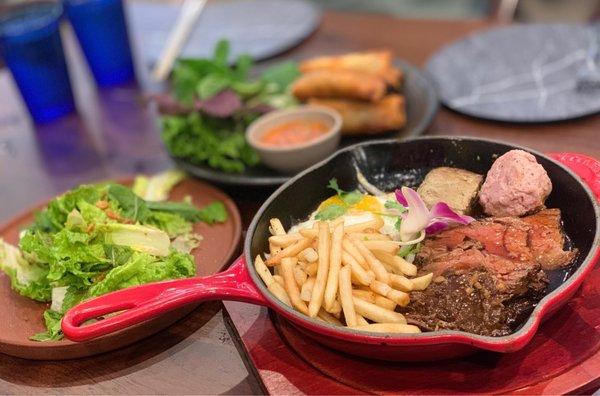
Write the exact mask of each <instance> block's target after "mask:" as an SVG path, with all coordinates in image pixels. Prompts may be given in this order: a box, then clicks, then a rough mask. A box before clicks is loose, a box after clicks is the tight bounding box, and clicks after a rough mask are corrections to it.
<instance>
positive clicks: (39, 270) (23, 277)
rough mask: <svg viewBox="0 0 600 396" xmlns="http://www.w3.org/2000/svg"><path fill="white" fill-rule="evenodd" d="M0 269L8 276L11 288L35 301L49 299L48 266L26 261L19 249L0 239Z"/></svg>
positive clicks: (50, 292)
mask: <svg viewBox="0 0 600 396" xmlns="http://www.w3.org/2000/svg"><path fill="white" fill-rule="evenodd" d="M0 269H2V271H4V272H5V273H6V274H7V275H8V276H9V278H10V284H11V287H12V288H13V290H15V291H16V292H18V293H19V294H21V295H23V296H26V297H29V298H31V299H33V300H36V301H50V298H51V294H52V288H51V286H50V283H49V282H48V280H47V279H46V276H47V274H48V268H47V267H45V266H43V265H39V264H37V263H32V262H29V261H27V260H26V259H25V258H24V257H23V255H22V254H21V251H20V250H19V249H18V248H17V247H16V246H13V245H11V244H9V243H6V242H4V241H3V240H2V239H0Z"/></svg>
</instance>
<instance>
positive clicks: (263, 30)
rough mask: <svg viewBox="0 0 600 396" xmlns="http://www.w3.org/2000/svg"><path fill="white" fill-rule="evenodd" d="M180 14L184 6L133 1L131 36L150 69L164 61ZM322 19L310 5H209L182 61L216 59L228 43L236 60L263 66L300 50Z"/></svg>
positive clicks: (299, 1)
mask: <svg viewBox="0 0 600 396" xmlns="http://www.w3.org/2000/svg"><path fill="white" fill-rule="evenodd" d="M180 10H181V5H180V4H168V3H167V4H165V3H159V2H147V1H135V2H128V9H127V11H128V16H129V25H130V30H131V34H132V36H133V38H134V39H135V40H134V42H135V43H136V44H137V45H136V48H137V52H139V53H140V54H141V55H142V56H143V59H144V60H145V63H146V64H150V65H152V64H154V63H155V62H156V60H157V59H158V58H159V56H160V54H161V51H162V50H163V47H164V45H165V43H166V42H167V39H168V37H169V33H170V31H171V29H172V28H173V25H174V24H175V21H177V17H178V15H179V12H180ZM320 19H321V11H320V10H319V8H318V7H317V6H315V5H314V4H313V3H310V2H308V1H304V0H235V1H215V2H209V3H208V4H207V5H206V8H205V9H204V11H203V12H202V14H201V15H200V18H199V19H198V22H197V23H196V27H195V28H194V30H193V31H192V33H191V34H190V37H189V39H188V41H187V43H186V45H185V46H184V48H183V50H182V53H181V56H183V57H193V58H205V57H211V56H212V53H213V49H214V47H215V44H216V43H217V42H218V41H219V40H221V39H223V38H226V39H228V40H229V42H230V43H231V59H235V58H237V56H238V55H240V54H248V55H250V56H252V58H253V59H254V60H257V61H258V60H261V59H265V58H269V57H272V56H275V55H277V54H279V53H281V52H283V51H286V50H288V49H290V48H292V47H294V46H296V45H298V44H299V43H300V42H302V40H304V39H305V38H306V37H308V36H309V35H310V34H311V33H312V32H313V31H314V30H315V29H316V28H317V26H318V25H319V21H320Z"/></svg>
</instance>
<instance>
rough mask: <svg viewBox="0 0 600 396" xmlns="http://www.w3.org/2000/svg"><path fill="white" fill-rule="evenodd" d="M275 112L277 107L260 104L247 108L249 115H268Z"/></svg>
mask: <svg viewBox="0 0 600 396" xmlns="http://www.w3.org/2000/svg"><path fill="white" fill-rule="evenodd" d="M273 110H275V107H273V106H271V105H268V104H266V103H259V104H255V105H252V106H250V107H248V108H246V111H247V112H249V113H259V114H266V113H268V112H271V111H273Z"/></svg>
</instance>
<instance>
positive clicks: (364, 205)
mask: <svg viewBox="0 0 600 396" xmlns="http://www.w3.org/2000/svg"><path fill="white" fill-rule="evenodd" d="M331 205H341V206H345V204H344V201H342V199H341V198H340V197H339V196H337V195H334V196H332V197H329V198H327V199H326V200H325V201H323V202H321V204H320V205H319V208H318V209H317V210H319V211H321V210H323V209H325V208H327V207H329V206H331ZM349 209H350V210H356V211H359V212H371V213H381V212H382V210H383V207H382V206H381V203H380V202H379V201H378V200H377V198H375V197H374V196H372V195H365V196H364V197H363V198H362V199H361V200H360V201H358V202H357V203H355V204H354V205H351V206H349Z"/></svg>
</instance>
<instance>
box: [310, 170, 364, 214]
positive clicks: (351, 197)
mask: <svg viewBox="0 0 600 396" xmlns="http://www.w3.org/2000/svg"><path fill="white" fill-rule="evenodd" d="M327 188H330V189H332V190H333V191H335V192H336V193H337V197H339V199H340V202H341V203H339V204H337V203H334V204H331V205H327V206H326V207H325V208H323V209H322V210H320V211H319V212H318V213H317V214H316V216H315V219H317V220H333V219H336V218H338V217H340V216H342V215H344V214H345V213H346V212H347V211H348V209H349V208H350V207H351V206H352V205H355V204H357V203H358V202H360V200H361V199H363V197H364V194H362V193H361V192H360V191H358V190H354V191H344V190H342V189H341V188H340V187H339V185H338V182H337V179H336V178H333V179H331V180H329V184H328V185H327Z"/></svg>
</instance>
